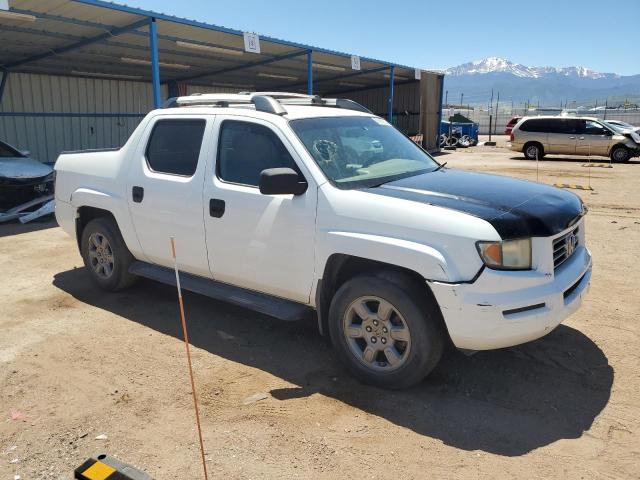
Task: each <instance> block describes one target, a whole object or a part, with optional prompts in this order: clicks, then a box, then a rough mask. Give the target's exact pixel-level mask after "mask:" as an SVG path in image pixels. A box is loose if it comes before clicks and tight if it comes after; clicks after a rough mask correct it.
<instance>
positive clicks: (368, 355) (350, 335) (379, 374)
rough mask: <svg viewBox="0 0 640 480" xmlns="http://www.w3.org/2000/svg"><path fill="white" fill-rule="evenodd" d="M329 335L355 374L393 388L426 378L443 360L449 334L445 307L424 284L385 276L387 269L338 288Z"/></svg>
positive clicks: (380, 385) (330, 318)
mask: <svg viewBox="0 0 640 480" xmlns="http://www.w3.org/2000/svg"><path fill="white" fill-rule="evenodd" d="M381 307H382V312H381V311H380V308H381ZM362 308H366V310H364V311H363V310H362ZM374 310H375V313H373V311H374ZM357 311H360V312H361V314H358V313H357ZM389 311H391V313H390V314H389V315H385V314H384V312H389ZM376 322H377V323H376ZM394 332H395V334H394ZM329 335H330V338H331V343H332V344H333V347H334V349H335V350H336V353H337V355H338V357H339V358H340V360H341V361H342V363H343V364H344V365H345V366H346V368H347V369H348V370H349V371H350V372H351V374H352V375H353V376H354V377H356V378H357V379H358V380H360V381H361V382H363V383H366V384H370V385H375V386H378V387H383V388H390V389H399V388H406V387H409V386H411V385H415V384H416V383H418V382H420V381H421V380H422V379H424V377H426V376H427V375H428V374H429V373H430V372H431V371H432V370H433V369H434V368H435V366H436V365H437V364H438V361H439V360H440V357H441V356H442V351H443V348H444V338H445V333H444V328H443V321H442V316H441V313H440V309H439V308H438V306H437V304H436V302H435V300H433V299H432V298H429V297H428V293H427V292H426V291H425V289H424V287H423V288H420V286H418V285H417V284H415V283H414V282H412V281H406V282H404V283H403V282H398V281H395V280H392V279H390V278H383V277H382V272H381V274H379V275H365V276H358V277H355V278H352V279H351V280H348V281H347V282H345V283H344V284H343V285H342V286H341V287H340V288H339V289H338V291H337V292H336V294H335V295H334V297H333V299H332V301H331V306H330V308H329ZM374 338H375V340H374Z"/></svg>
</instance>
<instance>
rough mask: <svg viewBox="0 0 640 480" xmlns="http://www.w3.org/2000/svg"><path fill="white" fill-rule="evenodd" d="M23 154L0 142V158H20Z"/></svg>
mask: <svg viewBox="0 0 640 480" xmlns="http://www.w3.org/2000/svg"><path fill="white" fill-rule="evenodd" d="M22 157H24V155H23V154H21V153H20V152H18V151H17V150H16V149H15V148H13V147H11V146H10V145H8V144H6V143H4V142H0V158H22Z"/></svg>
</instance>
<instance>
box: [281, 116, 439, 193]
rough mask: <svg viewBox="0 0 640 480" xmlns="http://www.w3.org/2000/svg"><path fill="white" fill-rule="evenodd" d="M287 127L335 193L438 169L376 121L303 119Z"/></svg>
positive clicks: (415, 149)
mask: <svg viewBox="0 0 640 480" xmlns="http://www.w3.org/2000/svg"><path fill="white" fill-rule="evenodd" d="M289 124H290V125H291V128H292V129H293V131H294V132H295V133H296V135H298V137H299V138H300V140H301V141H302V143H303V144H304V146H305V147H306V149H307V151H308V152H309V153H310V154H311V156H312V157H313V159H314V160H315V161H316V163H317V164H318V166H319V167H320V168H321V169H322V171H323V172H324V174H325V175H326V176H327V178H328V179H329V181H331V182H332V183H333V184H334V185H335V186H336V187H338V188H342V189H349V188H361V187H369V186H374V185H380V184H382V183H386V182H390V181H393V180H397V179H400V178H404V177H408V176H412V175H417V174H420V173H426V172H430V171H433V170H435V169H436V168H438V163H437V162H436V161H435V160H433V158H431V156H430V155H429V154H427V153H426V152H425V151H424V150H422V149H421V148H419V147H418V146H417V145H416V144H415V143H414V142H412V141H411V140H410V139H408V138H407V137H405V136H404V135H403V134H402V133H400V132H399V131H398V130H396V129H395V128H394V127H393V126H391V125H390V124H389V123H387V122H385V121H384V120H382V119H380V118H375V117H359V116H358V117H326V118H305V119H300V120H292V121H290V122H289Z"/></svg>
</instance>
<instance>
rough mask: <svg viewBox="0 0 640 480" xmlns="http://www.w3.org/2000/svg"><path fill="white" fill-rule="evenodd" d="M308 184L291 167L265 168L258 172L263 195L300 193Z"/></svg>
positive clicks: (304, 190)
mask: <svg viewBox="0 0 640 480" xmlns="http://www.w3.org/2000/svg"><path fill="white" fill-rule="evenodd" d="M308 186H309V185H308V184H307V182H306V181H305V180H304V179H301V178H300V176H299V175H298V173H297V172H296V171H295V170H293V169H292V168H267V169H266V170H263V171H262V173H261V174H260V193H262V194H263V195H302V194H303V193H304V192H306V191H307V188H308Z"/></svg>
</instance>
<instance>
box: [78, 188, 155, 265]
mask: <svg viewBox="0 0 640 480" xmlns="http://www.w3.org/2000/svg"><path fill="white" fill-rule="evenodd" d="M71 205H72V207H73V208H74V209H75V211H76V212H77V210H78V209H79V208H80V207H94V208H100V209H102V210H107V211H108V212H111V214H112V215H113V216H114V218H115V219H116V222H117V224H118V228H119V229H120V233H121V234H122V238H123V240H124V243H125V245H126V246H127V248H128V249H129V251H130V252H131V253H132V254H133V256H134V257H136V258H140V257H142V247H141V246H140V242H139V241H138V236H137V235H136V232H135V229H134V226H133V223H132V222H131V217H130V215H129V208H128V206H127V199H126V198H124V197H123V196H122V195H120V194H118V193H114V192H107V191H101V190H96V189H93V188H87V187H81V188H78V189H76V190H75V191H74V192H72V194H71Z"/></svg>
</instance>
